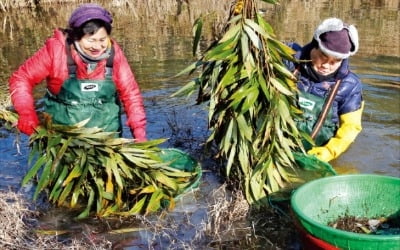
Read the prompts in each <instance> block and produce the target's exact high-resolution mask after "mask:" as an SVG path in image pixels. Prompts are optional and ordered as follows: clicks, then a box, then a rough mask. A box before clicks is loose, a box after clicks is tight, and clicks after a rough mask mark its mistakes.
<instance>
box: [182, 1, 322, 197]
mask: <svg viewBox="0 0 400 250" xmlns="http://www.w3.org/2000/svg"><path fill="white" fill-rule="evenodd" d="M263 1H264V2H272V3H274V2H276V1H275V0H263ZM256 2H257V1H256V0H236V1H234V4H233V5H232V8H231V11H230V16H229V18H228V21H227V23H226V26H225V28H224V30H223V32H222V35H221V38H218V40H217V41H216V42H214V43H213V44H211V45H210V47H209V48H207V50H206V51H205V52H204V53H203V54H202V56H201V57H200V59H198V60H197V61H195V62H194V63H193V64H192V65H190V66H188V67H187V68H186V69H184V70H183V71H182V72H180V73H179V74H178V75H181V74H184V73H189V74H191V73H193V72H200V74H199V76H198V77H196V78H195V79H193V80H192V81H190V82H189V83H188V84H186V85H185V86H184V87H182V88H181V89H180V90H179V91H178V92H176V93H175V94H174V95H175V96H178V95H190V94H192V93H193V92H194V91H195V90H196V89H197V90H198V99H197V101H198V103H203V102H208V104H209V116H208V119H209V127H210V129H211V135H210V137H209V138H208V144H209V145H211V144H212V143H215V144H216V145H217V147H218V154H217V156H219V157H221V158H222V159H224V160H226V166H225V173H226V176H227V177H232V175H233V177H235V178H236V179H237V180H238V181H239V182H241V184H243V191H244V193H245V196H246V199H247V200H248V201H249V202H250V203H254V202H256V203H258V202H264V201H268V199H265V198H266V197H267V195H268V194H271V193H274V192H277V191H279V190H280V189H282V188H287V187H288V185H291V183H293V182H297V181H298V180H299V176H297V175H296V170H295V169H296V166H297V164H296V159H295V157H294V155H293V152H302V153H303V155H304V157H307V156H306V155H305V154H304V149H303V145H302V140H303V139H304V138H306V139H308V140H311V139H310V137H309V136H308V135H307V134H305V133H302V132H301V131H299V130H298V129H297V127H296V124H295V122H294V120H295V119H296V117H299V115H300V114H301V111H300V109H299V108H298V106H297V100H296V94H297V87H296V83H295V81H296V79H295V77H294V75H293V74H292V73H291V72H290V71H289V70H287V69H286V68H285V66H284V64H283V61H284V60H294V58H293V54H294V51H293V50H292V49H291V48H289V47H288V46H286V45H285V44H283V43H282V42H280V41H278V40H277V38H276V37H275V34H274V32H273V29H272V27H271V26H270V25H269V24H268V23H267V22H266V21H265V20H264V18H263V16H261V15H260V14H259V13H258V8H257V4H256ZM202 23H203V20H202V18H199V19H197V20H196V22H195V24H194V27H193V31H194V32H193V33H194V38H195V39H194V46H193V54H194V55H195V53H196V51H197V48H198V44H199V40H200V37H201V36H200V34H201V27H202ZM324 172H326V171H325V170H324Z"/></svg>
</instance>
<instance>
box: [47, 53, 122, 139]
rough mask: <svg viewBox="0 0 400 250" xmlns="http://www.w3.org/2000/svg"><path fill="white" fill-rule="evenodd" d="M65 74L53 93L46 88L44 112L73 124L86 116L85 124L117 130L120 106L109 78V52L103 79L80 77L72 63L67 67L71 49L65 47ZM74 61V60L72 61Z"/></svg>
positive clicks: (120, 127)
mask: <svg viewBox="0 0 400 250" xmlns="http://www.w3.org/2000/svg"><path fill="white" fill-rule="evenodd" d="M67 50H68V52H67V55H68V57H69V58H68V64H69V67H68V71H69V78H68V79H67V80H65V81H64V83H63V85H62V87H61V90H60V92H59V93H58V94H57V95H53V94H51V93H50V92H49V91H47V94H46V97H45V112H47V113H49V114H50V115H51V116H52V120H53V122H54V123H56V124H62V125H74V124H76V123H78V122H81V121H83V120H86V119H88V118H90V120H89V121H88V123H86V125H85V127H88V128H93V127H98V128H102V129H103V130H104V131H107V132H121V131H122V124H121V106H120V104H119V100H118V97H117V91H116V87H115V83H114V82H113V80H112V68H111V70H110V67H109V64H111V67H112V60H113V58H112V57H113V56H110V58H111V59H109V60H108V61H111V62H110V63H109V62H107V67H106V73H105V79H104V80H86V79H85V80H80V79H77V78H76V74H75V68H76V65H75V67H73V66H72V67H70V63H71V61H72V62H73V60H72V57H71V54H70V53H71V52H70V51H69V49H67ZM73 64H75V63H73Z"/></svg>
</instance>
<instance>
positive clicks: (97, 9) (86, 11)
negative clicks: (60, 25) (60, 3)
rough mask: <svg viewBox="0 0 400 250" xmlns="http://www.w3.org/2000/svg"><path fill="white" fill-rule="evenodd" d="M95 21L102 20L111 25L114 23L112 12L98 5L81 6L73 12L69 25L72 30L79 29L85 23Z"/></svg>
mask: <svg viewBox="0 0 400 250" xmlns="http://www.w3.org/2000/svg"><path fill="white" fill-rule="evenodd" d="M93 19H100V20H103V21H104V22H107V23H110V24H111V23H112V21H113V19H112V16H111V14H110V12H108V11H107V10H106V9H104V8H103V7H101V6H100V5H97V4H93V3H87V4H82V5H80V6H79V7H78V8H77V9H75V10H74V11H73V12H72V14H71V17H70V18H69V21H68V24H69V27H71V28H78V27H80V26H81V25H82V24H84V23H85V22H87V21H90V20H93Z"/></svg>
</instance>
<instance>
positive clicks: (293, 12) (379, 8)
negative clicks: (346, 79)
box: [0, 0, 400, 192]
mask: <svg viewBox="0 0 400 250" xmlns="http://www.w3.org/2000/svg"><path fill="white" fill-rule="evenodd" d="M115 2H117V1H105V4H106V6H109V8H110V9H111V11H112V13H113V14H114V16H115V22H114V23H115V24H114V25H115V26H114V30H113V34H112V35H113V36H114V37H115V38H116V39H117V41H118V42H119V43H120V44H121V45H122V47H123V49H124V51H125V52H126V55H127V57H128V60H129V62H130V63H131V65H132V67H133V69H134V71H135V73H136V76H137V79H138V81H139V84H140V86H141V89H142V91H143V96H144V98H145V106H146V110H147V117H148V134H149V137H150V138H151V139H155V138H170V139H169V141H167V143H166V145H165V146H167V147H180V148H182V149H183V150H185V151H187V152H190V153H191V154H193V155H194V156H196V158H198V159H199V160H201V161H202V162H203V164H204V165H206V163H205V161H204V160H206V159H203V157H204V156H202V152H201V151H199V148H200V145H201V144H202V143H204V141H205V139H206V137H207V134H208V131H207V121H206V119H207V110H206V107H204V106H195V105H193V104H194V101H193V97H192V98H189V99H185V98H170V94H171V93H173V92H174V91H175V90H177V89H178V88H179V87H181V86H183V84H184V83H186V81H187V80H188V79H189V77H186V76H184V77H180V78H175V77H173V76H174V75H175V74H176V73H178V72H179V71H181V70H182V69H184V68H185V67H186V66H188V65H189V64H190V63H191V62H193V60H194V59H193V57H192V54H191V51H192V47H191V46H192V43H191V42H192V38H191V28H192V27H191V25H192V23H193V21H194V20H195V18H197V17H198V16H199V15H200V14H201V13H203V14H205V13H211V14H210V17H212V18H214V19H213V20H215V22H210V23H206V26H205V28H206V32H205V33H204V37H203V39H204V41H203V42H204V43H207V42H209V41H210V40H211V39H212V34H213V33H214V32H217V31H218V29H219V28H220V26H219V25H218V21H221V20H224V17H225V16H224V15H223V13H225V12H226V10H227V6H229V3H228V2H229V1H213V0H192V1H189V2H190V5H187V4H185V2H186V1H175V0H164V1H151V0H148V1H135V3H131V4H129V5H128V6H127V7H126V8H125V7H124V8H120V7H117V6H114V5H112V3H115ZM215 2H217V3H215ZM144 3H146V4H144ZM178 3H181V5H178ZM145 5H147V7H146V6H145ZM75 6H76V4H68V5H66V4H65V5H57V6H45V7H43V8H42V9H39V10H38V12H31V11H28V10H25V9H22V10H18V11H13V12H9V13H0V20H1V21H2V24H3V25H2V26H1V27H0V40H1V41H2V42H1V43H0V52H1V53H0V64H1V67H2V70H1V71H0V100H4V99H5V98H6V97H7V96H8V92H7V84H6V82H7V79H8V77H9V75H10V74H11V72H12V71H13V70H14V69H16V68H17V67H18V66H19V64H21V63H22V62H23V60H25V59H26V58H27V57H28V56H29V55H31V54H32V53H34V51H36V50H37V49H38V48H39V47H40V46H41V45H42V44H43V42H44V40H45V39H46V37H49V36H50V35H51V34H52V30H53V28H55V27H63V26H65V23H66V20H67V19H68V16H69V14H70V13H71V11H72V10H73V8H75ZM261 6H262V8H263V9H262V10H265V11H266V12H265V15H266V18H267V19H268V21H269V22H270V23H271V24H272V26H273V27H274V29H275V31H276V35H277V37H279V39H281V40H284V41H289V40H295V41H298V42H299V43H302V44H304V43H307V42H309V40H310V39H311V37H312V33H313V30H314V28H315V26H316V25H317V24H318V23H319V22H320V21H321V20H322V19H324V18H325V17H329V16H337V17H340V18H343V19H344V20H346V21H348V22H350V23H354V24H356V26H357V28H358V30H359V33H360V50H359V53H358V54H357V55H356V56H354V57H352V58H351V63H352V68H353V70H354V71H355V72H356V73H357V74H359V76H360V77H361V79H362V81H363V83H364V98H365V103H366V106H365V112H364V117H363V131H362V133H361V134H360V136H359V137H358V138H357V140H356V142H355V143H354V144H353V145H352V146H351V147H350V149H349V150H348V152H346V153H345V154H344V155H343V156H342V157H341V158H340V159H338V160H336V161H334V162H333V163H332V164H333V165H334V166H335V167H336V169H337V170H338V171H339V172H340V173H354V172H361V173H377V174H383V175H391V176H400V158H399V157H400V126H399V124H400V98H399V97H400V88H399V87H400V63H399V59H400V53H399V46H400V45H399V44H400V41H399V36H398V34H399V33H400V30H399V25H398V24H399V23H400V14H399V1H398V0H397V1H395V0H383V1H382V0H370V1H362V0H342V1H330V0H323V1H321V0H307V1H292V0H285V1H281V4H280V6H270V5H265V4H262V5H261ZM43 91H44V89H43V86H41V87H39V88H38V89H37V90H36V92H35V96H36V97H37V98H38V99H40V97H41V96H42V95H43ZM0 133H1V134H0V152H1V157H0V166H1V167H0V189H5V188H7V187H8V186H11V187H13V188H18V187H19V183H20V180H21V178H22V176H23V174H24V173H25V172H26V170H27V155H28V152H29V149H28V148H27V143H28V142H27V137H26V136H22V138H21V145H22V147H21V153H22V154H18V152H17V149H16V148H15V146H13V145H14V144H13V143H14V138H15V136H14V135H13V134H11V135H10V134H9V133H8V132H7V131H0ZM125 136H129V131H128V130H126V131H125ZM207 175H208V176H211V175H210V174H206V175H205V176H207ZM206 178H207V177H206ZM211 179H212V178H211ZM215 183H216V180H214V179H212V180H210V177H209V178H208V179H205V180H204V184H203V187H204V188H208V189H207V190H208V191H209V190H210V188H212V187H215ZM208 191H207V192H208Z"/></svg>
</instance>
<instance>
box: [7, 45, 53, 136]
mask: <svg viewBox="0 0 400 250" xmlns="http://www.w3.org/2000/svg"><path fill="white" fill-rule="evenodd" d="M51 60H52V56H51V55H50V54H49V50H48V48H47V46H46V45H45V46H43V47H42V48H41V49H39V50H38V51H37V52H36V53H35V54H34V55H32V56H31V57H30V58H28V59H27V60H26V61H25V62H24V63H23V64H22V65H21V66H20V67H19V68H18V69H17V70H16V71H15V72H13V74H12V75H11V77H10V79H9V87H10V93H11V101H12V103H13V105H14V108H15V110H16V111H17V113H18V115H19V119H18V123H17V127H18V129H19V130H20V131H21V132H23V133H25V134H27V135H31V134H32V133H33V132H34V131H35V128H36V127H37V126H38V125H39V119H38V116H37V113H36V111H35V104H34V102H35V100H34V97H33V89H34V87H35V86H36V85H38V84H39V83H41V82H42V81H43V80H44V79H45V78H46V77H47V76H48V75H49V69H50V65H51Z"/></svg>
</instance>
